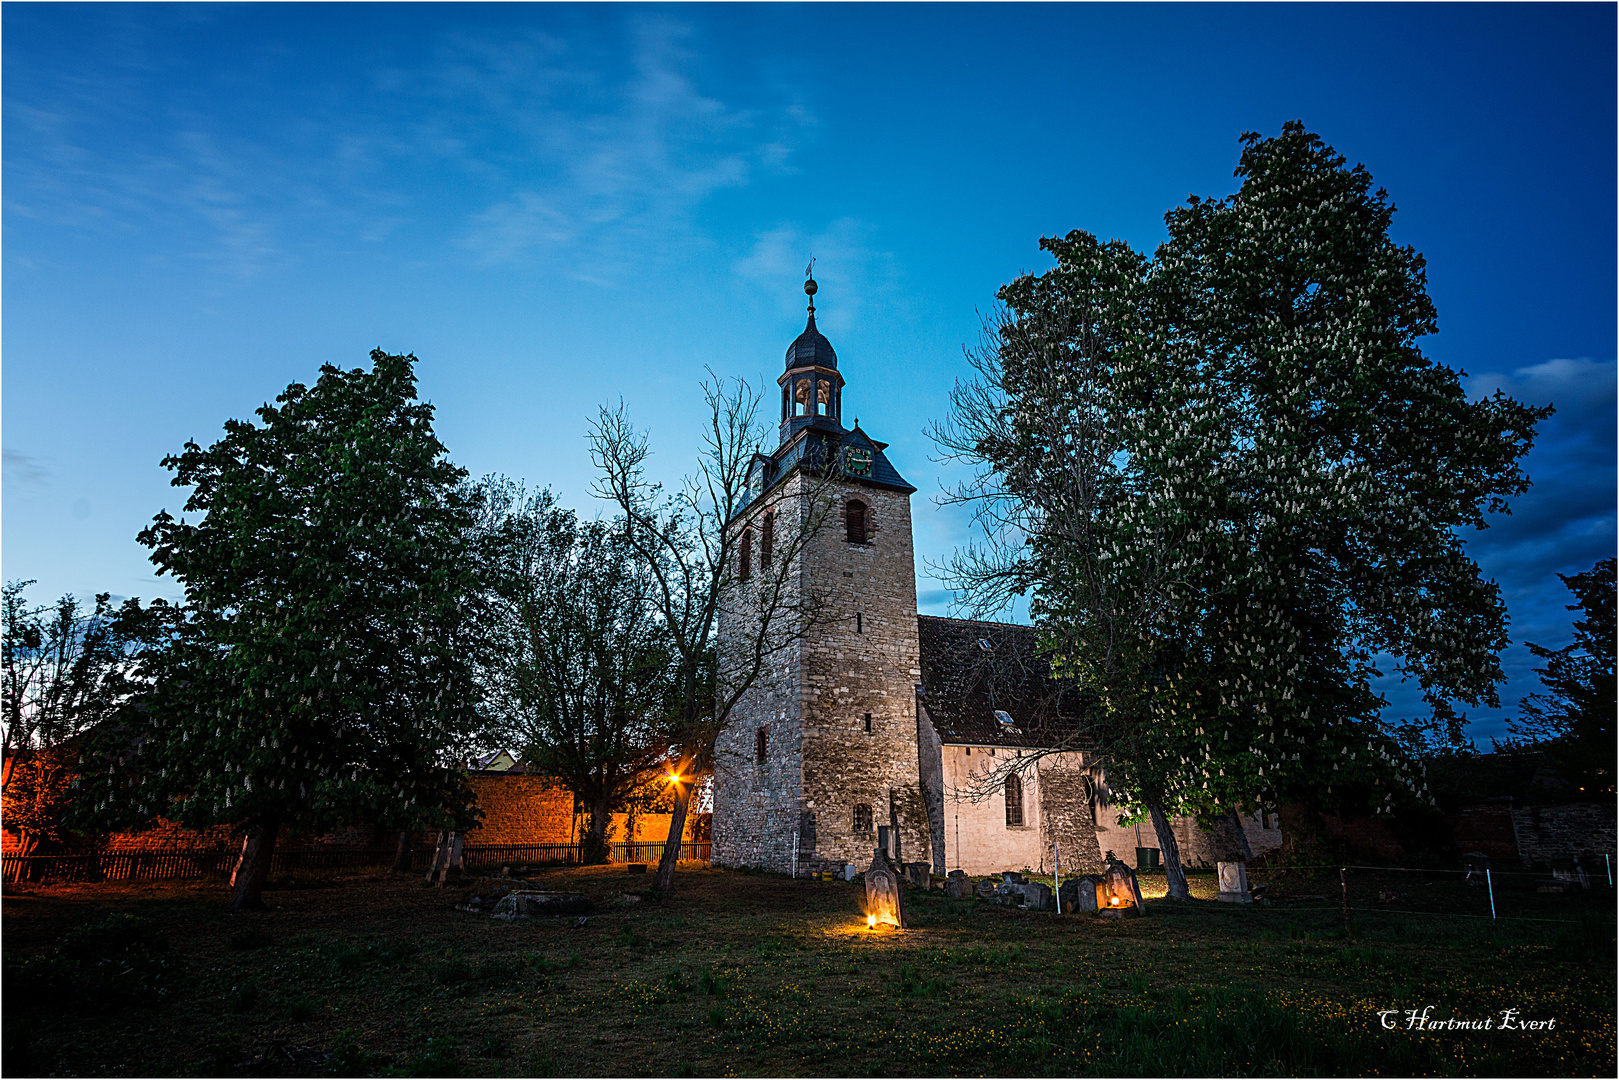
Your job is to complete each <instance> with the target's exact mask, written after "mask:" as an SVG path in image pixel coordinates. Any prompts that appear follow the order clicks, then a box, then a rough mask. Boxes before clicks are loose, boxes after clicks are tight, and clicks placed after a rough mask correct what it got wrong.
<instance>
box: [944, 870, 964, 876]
mask: <svg viewBox="0 0 1619 1080" xmlns="http://www.w3.org/2000/svg"><path fill="white" fill-rule="evenodd" d="M966 876H967V871H965V870H952V871H950V873H948V874H946V875H945V877H953V878H964V877H966Z"/></svg>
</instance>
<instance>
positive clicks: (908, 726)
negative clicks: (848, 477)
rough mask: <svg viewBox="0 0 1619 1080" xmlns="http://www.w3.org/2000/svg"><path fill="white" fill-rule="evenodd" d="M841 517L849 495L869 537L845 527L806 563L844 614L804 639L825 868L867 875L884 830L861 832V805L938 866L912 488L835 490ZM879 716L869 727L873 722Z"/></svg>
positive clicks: (811, 792) (812, 786)
mask: <svg viewBox="0 0 1619 1080" xmlns="http://www.w3.org/2000/svg"><path fill="white" fill-rule="evenodd" d="M836 499H837V512H836V514H835V515H834V516H835V519H836V520H837V521H838V522H841V521H842V520H843V514H844V508H845V507H846V506H847V504H848V502H849V501H850V500H851V499H859V500H860V501H862V502H864V503H865V504H866V506H867V508H868V509H867V518H866V520H867V530H868V536H867V542H866V543H864V544H851V543H849V542H848V541H847V539H846V537H845V534H844V530H843V529H842V528H832V529H828V530H826V531H823V532H822V533H820V534H819V535H818V536H817V537H815V539H814V540H813V541H812V543H811V544H810V547H809V551H808V552H807V557H806V559H805V564H804V581H805V584H806V588H807V589H809V590H812V591H813V592H814V593H815V594H816V595H821V596H826V597H828V598H829V599H830V603H831V606H832V613H833V615H834V616H835V618H834V619H833V620H832V621H830V622H827V623H825V624H822V625H821V626H819V627H817V628H816V630H815V632H814V633H813V634H812V635H811V636H810V638H809V640H807V641H806V642H805V643H804V660H803V671H804V705H805V711H804V774H803V789H804V811H805V819H806V822H807V823H808V825H809V826H810V827H811V828H812V829H813V832H814V844H813V850H814V852H815V856H816V859H817V861H818V863H821V864H825V865H829V866H841V865H843V864H845V863H854V864H855V865H857V866H860V867H861V868H864V867H865V866H866V865H867V864H869V863H870V861H871V858H872V851H873V849H874V848H875V846H876V835H875V832H874V831H873V832H866V831H864V830H863V829H862V830H859V831H857V830H856V829H855V826H854V810H855V807H856V806H857V805H866V806H869V807H871V816H872V825H873V829H875V827H876V826H879V825H889V826H891V827H894V828H896V829H897V835H898V845H899V857H900V859H901V860H902V861H905V862H929V863H931V862H932V861H933V857H932V838H931V835H930V829H929V827H928V815H927V808H926V805H925V804H924V802H923V798H922V790H921V784H920V773H919V769H918V756H917V719H916V684H917V683H918V682H920V681H921V678H922V668H921V655H920V654H921V649H920V644H919V642H918V639H917V627H916V555H915V552H914V550H913V548H912V545H911V501H910V496H909V495H908V494H906V493H904V492H900V491H891V490H888V489H884V488H876V487H868V486H866V485H863V484H857V483H853V482H850V483H844V484H838V485H836ZM867 713H870V714H871V731H870V732H869V733H868V732H867V731H866V725H865V717H866V714H867Z"/></svg>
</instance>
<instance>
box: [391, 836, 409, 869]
mask: <svg viewBox="0 0 1619 1080" xmlns="http://www.w3.org/2000/svg"><path fill="white" fill-rule="evenodd" d="M393 872H394V873H396V874H408V873H410V830H409V829H400V830H399V847H397V848H396V849H394V869H393Z"/></svg>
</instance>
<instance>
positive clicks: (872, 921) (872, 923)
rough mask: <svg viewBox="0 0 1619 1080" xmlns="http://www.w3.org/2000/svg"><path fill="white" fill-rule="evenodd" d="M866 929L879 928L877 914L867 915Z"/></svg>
mask: <svg viewBox="0 0 1619 1080" xmlns="http://www.w3.org/2000/svg"><path fill="white" fill-rule="evenodd" d="M866 929H867V930H875V929H877V916H875V915H867V916H866Z"/></svg>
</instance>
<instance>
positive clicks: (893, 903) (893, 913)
mask: <svg viewBox="0 0 1619 1080" xmlns="http://www.w3.org/2000/svg"><path fill="white" fill-rule="evenodd" d="M866 915H867V916H868V917H871V918H875V919H876V923H877V925H882V924H885V923H886V924H887V925H889V926H893V927H896V928H897V929H900V930H903V929H905V891H904V890H903V889H901V888H900V886H899V875H898V874H896V873H895V872H894V867H893V865H892V864H890V863H889V861H888V856H887V854H886V853H885V852H884V851H883V849H882V848H880V847H879V848H878V849H877V851H876V853H875V855H874V857H873V858H872V860H871V869H870V870H867V871H866Z"/></svg>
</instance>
